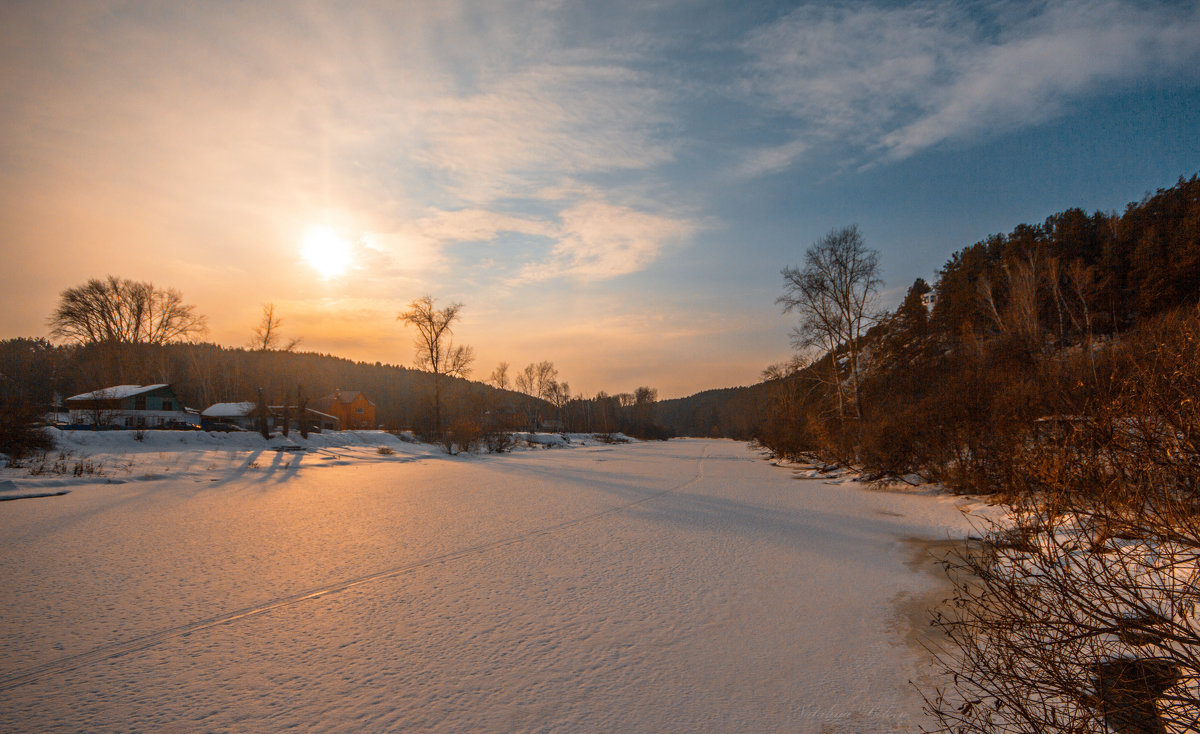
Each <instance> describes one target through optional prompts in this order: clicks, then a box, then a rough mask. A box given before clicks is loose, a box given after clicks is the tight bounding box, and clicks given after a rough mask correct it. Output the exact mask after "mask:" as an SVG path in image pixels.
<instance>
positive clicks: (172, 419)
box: [63, 384, 195, 428]
mask: <svg viewBox="0 0 1200 734" xmlns="http://www.w3.org/2000/svg"><path fill="white" fill-rule="evenodd" d="M63 407H64V408H66V409H67V412H68V413H69V414H70V421H71V424H72V425H77V426H91V427H93V428H101V427H104V428H170V427H182V426H183V425H184V424H193V423H194V422H195V421H194V420H193V418H192V416H191V415H189V414H188V413H187V412H186V411H185V410H184V408H183V404H182V403H180V402H179V397H178V396H176V395H175V391H174V390H173V389H171V386H170V385H167V384H158V385H113V386H112V387H106V388H102V389H100V390H93V391H91V392H86V393H82V394H80V395H74V396H72V397H69V398H67V399H66V400H64V401H63Z"/></svg>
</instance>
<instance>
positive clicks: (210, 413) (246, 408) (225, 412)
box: [200, 400, 256, 418]
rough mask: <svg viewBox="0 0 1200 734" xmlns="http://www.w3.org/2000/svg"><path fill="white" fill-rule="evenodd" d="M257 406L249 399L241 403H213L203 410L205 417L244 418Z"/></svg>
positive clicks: (202, 413)
mask: <svg viewBox="0 0 1200 734" xmlns="http://www.w3.org/2000/svg"><path fill="white" fill-rule="evenodd" d="M255 407H256V406H255V405H254V403H251V402H249V401H245V400H244V401H242V402H240V403H213V404H212V405H210V406H208V407H207V408H205V409H204V410H203V411H201V413H200V415H202V416H204V417H205V418H243V417H245V416H248V415H250V414H251V413H253V412H254V408H255Z"/></svg>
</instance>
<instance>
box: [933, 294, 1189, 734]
mask: <svg viewBox="0 0 1200 734" xmlns="http://www.w3.org/2000/svg"><path fill="white" fill-rule="evenodd" d="M1125 368H1126V369H1125V371H1124V372H1125V376H1124V377H1123V378H1121V379H1118V380H1114V381H1112V382H1111V383H1108V384H1100V383H1097V384H1094V385H1092V386H1091V398H1090V401H1089V402H1088V403H1087V404H1086V405H1085V406H1084V409H1083V411H1082V412H1081V413H1079V414H1075V415H1072V416H1070V418H1069V420H1066V419H1064V420H1059V421H1056V422H1054V424H1053V426H1052V429H1051V430H1047V431H1043V432H1042V433H1040V434H1035V435H1033V436H1032V440H1030V441H1027V442H1024V443H1022V444H1018V445H1015V446H1014V447H1013V452H1012V455H1011V460H1010V462H1009V468H1008V470H1007V480H1006V481H1007V482H1008V484H1007V488H1008V490H1009V491H1010V492H1011V493H1012V494H1013V495H1014V496H1016V497H1019V499H1018V500H1016V501H1015V502H1014V505H1013V514H1014V524H1013V525H1012V526H1011V527H1009V528H1007V529H1006V530H1005V531H1004V532H1003V533H1001V532H998V531H994V532H991V533H989V535H988V538H987V542H985V543H984V544H983V545H982V546H980V547H973V548H969V549H967V550H966V551H964V552H963V553H962V554H960V557H959V558H958V561H957V563H956V564H954V566H953V567H952V568H951V571H952V573H951V576H952V578H953V579H955V585H956V593H955V598H954V603H953V606H952V607H951V608H950V610H949V611H947V612H943V613H941V614H939V615H938V616H937V618H936V620H935V623H936V624H937V625H938V626H939V627H941V629H943V630H944V631H945V632H946V634H947V636H948V638H949V640H950V642H951V645H950V646H949V648H948V649H946V650H943V651H941V652H939V653H938V655H937V656H938V659H939V660H940V662H941V663H942V664H943V666H944V668H945V671H946V672H947V674H949V676H950V679H951V680H952V681H953V683H952V684H951V685H950V686H949V688H948V689H946V690H939V691H934V692H933V693H931V694H929V695H928V697H927V703H928V710H929V711H930V713H931V714H932V715H933V716H934V717H935V719H936V720H937V722H938V724H939V726H940V728H939V729H938V731H945V732H1040V731H1067V732H1108V731H1117V732H1136V733H1139V734H1153V733H1157V732H1186V731H1196V730H1197V729H1198V728H1200V620H1197V619H1196V616H1195V615H1196V613H1197V611H1200V608H1198V607H1197V604H1200V491H1198V489H1200V452H1198V451H1197V441H1196V439H1197V437H1198V436H1200V434H1198V432H1197V430H1198V429H1200V409H1198V408H1197V406H1196V399H1197V395H1200V393H1197V390H1198V389H1200V323H1198V322H1197V319H1196V318H1195V317H1194V315H1183V316H1179V315H1175V316H1171V317H1167V318H1165V319H1162V320H1160V321H1159V322H1157V323H1155V324H1153V325H1151V326H1150V327H1148V328H1147V329H1146V330H1144V331H1143V332H1142V333H1141V334H1139V335H1138V336H1136V337H1135V338H1133V339H1131V340H1130V342H1129V348H1128V351H1127V352H1126V355H1125Z"/></svg>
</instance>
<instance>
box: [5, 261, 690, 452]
mask: <svg viewBox="0 0 1200 734" xmlns="http://www.w3.org/2000/svg"><path fill="white" fill-rule="evenodd" d="M462 308H463V306H462V304H459V303H453V304H450V305H449V306H445V307H442V308H438V307H437V306H436V305H435V301H434V299H433V298H432V297H430V296H422V297H419V298H416V299H414V300H413V301H412V302H411V303H410V304H409V305H408V308H407V309H406V310H405V311H403V312H401V313H400V314H399V315H398V316H397V319H398V321H399V322H400V323H401V324H402V325H403V326H405V327H410V328H412V329H413V331H414V333H415V336H416V339H415V343H414V347H415V355H416V357H415V360H414V364H413V367H412V368H409V367H406V366H402V365H396V364H385V363H382V362H374V363H369V362H356V361H351V360H347V359H343V358H339V357H336V356H333V355H328V354H316V353H311V352H300V351H297V349H296V347H297V345H298V344H299V343H300V341H301V340H300V338H298V337H285V336H284V332H283V325H284V324H283V319H282V318H281V316H280V314H279V313H278V311H277V309H276V308H275V306H274V304H270V303H267V304H264V305H263V311H262V318H261V320H260V322H259V323H258V324H257V325H256V326H255V327H254V328H253V330H252V332H251V336H250V338H249V339H248V340H247V342H246V343H245V344H244V345H243V346H238V347H226V346H220V345H216V344H209V343H205V342H202V341H200V339H201V338H202V337H203V335H204V334H205V333H206V328H207V323H206V319H205V317H204V316H203V315H201V314H199V313H198V310H197V309H196V307H195V306H193V305H191V304H187V303H186V302H184V300H183V297H182V295H181V294H180V293H179V292H178V291H176V290H174V289H169V288H166V289H164V288H159V287H156V286H154V285H153V284H152V283H145V282H136V281H130V280H127V279H123V278H118V277H115V276H108V277H106V278H103V279H100V278H97V279H91V280H89V281H88V282H86V283H84V284H83V285H80V286H75V287H71V288H68V289H66V290H64V291H63V292H62V294H61V296H60V299H59V303H58V305H57V307H56V308H55V310H54V312H53V313H52V314H51V315H50V317H49V318H48V324H49V327H50V328H49V333H50V335H51V337H53V338H54V339H55V341H54V342H52V341H50V340H48V339H45V338H41V337H31V338H17V339H8V340H4V341H0V453H9V454H12V453H19V452H20V451H21V450H23V449H29V448H39V447H44V446H45V442H44V440H43V439H42V438H41V434H40V433H39V432H38V431H36V430H31V426H34V425H35V424H36V423H38V422H39V421H40V420H41V419H42V416H43V415H44V414H45V413H47V412H48V411H50V410H51V409H52V408H53V407H54V405H55V404H56V403H57V402H59V401H61V400H62V399H63V398H65V397H68V396H71V395H75V394H79V393H84V392H89V391H92V390H96V389H99V388H102V387H107V386H111V385H118V384H152V383H169V384H171V385H172V387H173V388H174V389H175V391H176V393H177V395H178V396H179V398H180V400H181V401H182V402H183V404H185V405H187V406H191V407H195V408H199V409H203V408H205V407H207V406H209V405H212V404H213V403H217V402H235V401H250V402H255V403H264V404H265V403H269V404H271V405H281V406H287V407H288V408H291V407H295V406H298V405H299V404H301V403H306V402H308V401H310V400H312V399H315V398H319V397H321V396H322V395H326V394H329V393H332V392H333V391H334V390H335V389H337V388H342V389H354V390H360V391H362V392H363V393H365V394H366V395H367V396H368V397H369V399H371V400H372V402H374V403H375V406H376V419H377V421H378V423H379V424H380V425H381V426H382V427H385V428H388V429H401V428H405V429H412V430H414V431H415V432H416V433H417V434H418V435H420V436H421V437H423V438H425V439H427V440H431V441H441V442H443V443H445V444H446V446H447V448H448V449H450V450H459V449H462V448H466V449H470V450H473V449H475V448H476V447H478V446H481V445H484V443H485V442H488V441H490V442H488V443H487V445H488V446H489V447H490V448H492V449H493V450H503V449H504V448H506V447H507V443H508V442H509V440H508V439H503V438H501V436H502V434H504V433H507V432H511V431H517V430H521V431H537V430H559V431H577V432H588V433H614V432H624V433H627V434H630V435H634V436H637V437H645V438H665V437H668V436H669V435H670V434H669V432H668V431H666V430H665V429H663V428H662V427H661V426H659V425H658V424H657V423H656V422H655V420H654V417H653V405H654V403H655V401H656V398H657V393H656V391H655V390H653V388H649V387H640V388H638V389H637V391H635V392H634V393H630V394H620V395H616V396H609V395H607V394H606V393H603V392H601V393H599V394H597V395H596V396H594V397H592V398H585V397H584V396H582V395H579V394H575V395H573V394H572V393H571V391H570V387H569V386H568V384H567V383H566V382H565V381H562V380H559V379H558V371H557V370H556V369H555V368H554V365H553V363H551V362H541V363H536V364H531V365H530V366H529V367H527V368H526V369H525V370H524V371H522V372H520V373H518V374H517V375H516V377H515V379H512V380H510V379H509V378H508V375H507V365H506V364H504V365H502V366H501V367H500V368H498V369H497V371H496V372H494V373H493V375H492V378H491V380H490V383H491V384H485V383H481V382H473V381H470V380H469V379H468V378H469V376H470V373H471V367H472V364H473V361H474V355H473V352H472V350H471V348H470V347H469V346H461V345H455V344H454V343H453V330H454V325H455V323H456V321H457V320H458V318H459V315H460V313H461V310H462ZM485 440H487V441H485Z"/></svg>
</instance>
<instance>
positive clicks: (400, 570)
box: [0, 446, 708, 691]
mask: <svg viewBox="0 0 1200 734" xmlns="http://www.w3.org/2000/svg"><path fill="white" fill-rule="evenodd" d="M707 458H708V447H707V446H706V447H705V448H704V452H703V453H702V454H701V456H700V461H699V464H698V465H697V467H696V474H695V475H694V476H693V477H692V478H691V479H689V480H687V481H686V482H682V483H680V484H677V485H675V486H674V487H671V488H669V489H664V490H662V491H661V492H656V493H654V494H652V495H649V496H647V497H643V498H641V499H639V500H634V501H633V502H627V503H625V504H623V505H617V506H615V507H610V508H608V509H606V510H600V511H599V512H593V513H592V514H590V515H584V516H582V517H577V518H574V519H571V520H565V521H563V522H560V523H555V524H553V525H547V526H545V527H541V528H536V529H534V530H528V531H526V532H523V533H518V534H517V535H511V536H509V537H507V538H501V539H500V540H494V541H490V542H487V543H480V544H478V545H473V546H469V547H467V548H461V549H459V550H456V551H451V552H449V553H443V554H441V555H437V556H431V557H429V558H425V559H423V560H420V561H413V562H412V563H406V564H404V565H402V566H397V567H395V568H391V569H388V570H386V571H379V572H377V573H372V574H367V575H366V576H359V577H357V578H353V579H349V580H346V581H339V582H336V583H333V584H327V585H325V586H319V587H317V588H315V589H309V590H307V591H301V592H299V593H296V594H292V595H290V596H284V597H280V598H278V599H274V600H272V601H269V602H265V603H263V604H257V605H255V606H251V607H243V608H242V609H238V610H235V611H232V612H226V613H224V614H220V615H217V616H213V617H208V618H206V619H201V620H197V621H195V622H190V623H188V624H182V625H179V626H177V627H171V628H169V629H165V630H160V631H158V632H152V633H150V634H148V635H143V636H141V637H135V638H133V639H129V640H123V641H121V642H113V643H110V644H108V645H101V646H100V647H96V648H93V649H91V650H89V651H87V652H82V653H78V654H76V655H68V656H66V657H61V658H58V659H56V660H51V661H49V662H45V663H42V664H40V665H34V666H32V667H30V668H26V669H25V670H23V671H20V672H18V673H14V674H12V675H8V676H5V677H3V678H0V691H8V690H12V689H13V688H19V687H20V686H23V685H27V684H29V683H36V682H38V681H40V680H42V679H44V678H46V677H49V676H52V675H57V674H60V673H65V672H68V671H72V670H77V669H79V668H82V667H85V666H87V665H90V664H92V663H97V662H100V661H103V660H112V659H114V658H119V657H121V656H123V655H128V654H130V653H134V652H139V651H141V650H147V649H149V648H151V647H154V646H155V645H158V644H159V643H162V642H165V641H167V640H171V639H175V638H178V637H186V636H188V635H190V634H192V633H193V632H199V631H201V630H206V629H209V628H210V627H218V626H220V625H224V624H229V623H231V622H236V621H238V620H239V619H246V618H248V617H256V616H258V615H260V614H266V613H267V612H271V611H274V610H276V609H281V608H283V607H290V606H294V605H296V604H299V603H301V602H304V601H308V600H310V599H318V598H320V597H323V596H328V595H330V594H336V593H338V592H340V591H345V590H347V589H352V588H355V587H357V586H362V585H364V584H369V583H371V582H373V581H380V580H382V579H389V578H394V577H396V576H402V575H404V574H406V573H409V572H410V571H415V570H417V569H420V568H427V567H429V566H435V565H438V564H441V563H448V562H450V561H454V560H457V559H459V558H464V557H467V556H473V555H478V554H480V553H486V552H487V551H490V550H495V549H497V548H503V547H505V546H510V545H516V544H518V543H522V542H525V541H527V540H530V539H533V538H536V537H539V536H542V535H548V534H550V533H554V532H558V531H560V530H564V529H566V528H569V527H572V526H575V525H580V524H582V523H585V522H590V521H592V520H596V519H598V518H601V517H605V516H607V515H614V514H616V513H619V512H623V511H625V510H627V509H629V508H631V507H636V506H638V505H641V504H645V503H647V502H650V501H652V500H656V499H658V498H659V497H663V496H665V495H668V494H671V493H672V492H678V491H679V490H681V489H683V488H685V487H689V486H691V485H693V484H695V483H696V482H697V481H699V480H700V478H701V477H702V476H703V475H704V461H705V459H707Z"/></svg>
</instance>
